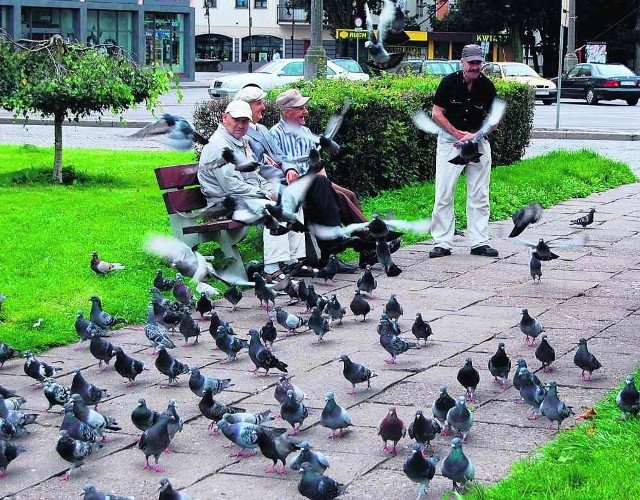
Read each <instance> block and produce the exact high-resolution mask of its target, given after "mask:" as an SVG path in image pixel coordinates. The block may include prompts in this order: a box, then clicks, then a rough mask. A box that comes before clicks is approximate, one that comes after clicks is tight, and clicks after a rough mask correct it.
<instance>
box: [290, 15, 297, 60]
mask: <svg viewBox="0 0 640 500" xmlns="http://www.w3.org/2000/svg"><path fill="white" fill-rule="evenodd" d="M295 29H296V11H295V9H294V8H293V5H292V6H291V57H292V58H293V57H294V55H293V36H294V32H295Z"/></svg>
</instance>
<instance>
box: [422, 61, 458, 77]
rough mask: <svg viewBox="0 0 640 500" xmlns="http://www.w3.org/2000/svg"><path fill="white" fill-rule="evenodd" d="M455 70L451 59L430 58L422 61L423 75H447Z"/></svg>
mask: <svg viewBox="0 0 640 500" xmlns="http://www.w3.org/2000/svg"><path fill="white" fill-rule="evenodd" d="M454 71H455V70H454V69H453V66H451V64H449V61H437V60H436V61H434V60H429V61H425V62H423V63H422V74H423V75H433V76H445V75H448V74H449V73H453V72H454Z"/></svg>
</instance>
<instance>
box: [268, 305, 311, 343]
mask: <svg viewBox="0 0 640 500" xmlns="http://www.w3.org/2000/svg"><path fill="white" fill-rule="evenodd" d="M275 311H276V321H277V322H278V324H279V325H280V326H281V327H282V328H284V329H285V330H286V331H287V334H291V333H294V332H295V331H296V330H297V329H298V328H302V327H303V326H305V325H306V324H307V320H306V319H303V318H300V317H298V316H296V315H295V314H293V313H290V312H288V311H287V310H285V309H283V308H282V307H280V306H277V307H276V308H275ZM285 336H286V335H285Z"/></svg>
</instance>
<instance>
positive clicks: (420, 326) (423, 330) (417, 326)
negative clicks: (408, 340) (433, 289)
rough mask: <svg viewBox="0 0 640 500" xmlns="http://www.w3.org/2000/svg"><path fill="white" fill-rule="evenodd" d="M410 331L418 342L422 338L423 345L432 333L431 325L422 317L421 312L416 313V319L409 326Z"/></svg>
mask: <svg viewBox="0 0 640 500" xmlns="http://www.w3.org/2000/svg"><path fill="white" fill-rule="evenodd" d="M411 333H413V336H414V337H415V338H416V340H417V341H418V342H420V340H421V339H422V340H424V345H427V339H428V338H429V337H430V336H431V335H432V334H433V332H432V331H431V325H430V324H429V323H428V322H427V321H425V320H424V319H422V314H420V313H419V312H417V313H416V319H415V321H414V322H413V325H412V326H411Z"/></svg>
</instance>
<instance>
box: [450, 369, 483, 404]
mask: <svg viewBox="0 0 640 500" xmlns="http://www.w3.org/2000/svg"><path fill="white" fill-rule="evenodd" d="M456 379H457V380H458V382H460V385H462V387H464V388H465V389H466V391H467V394H466V397H467V401H469V402H470V403H473V402H475V392H476V387H478V384H479V383H480V373H479V372H478V370H476V369H475V368H474V367H473V363H472V361H471V358H466V359H465V360H464V365H463V366H462V368H460V370H458V375H457V377H456Z"/></svg>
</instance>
